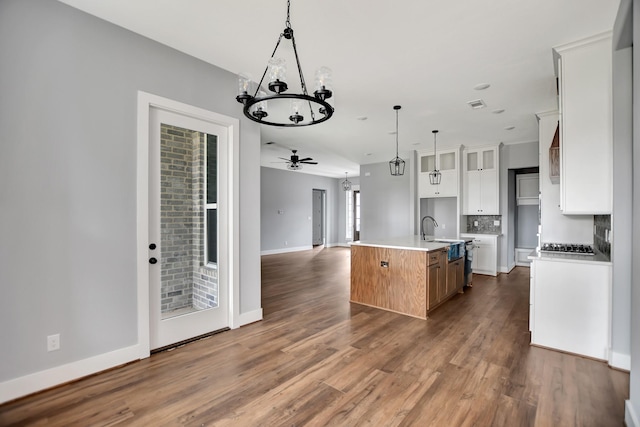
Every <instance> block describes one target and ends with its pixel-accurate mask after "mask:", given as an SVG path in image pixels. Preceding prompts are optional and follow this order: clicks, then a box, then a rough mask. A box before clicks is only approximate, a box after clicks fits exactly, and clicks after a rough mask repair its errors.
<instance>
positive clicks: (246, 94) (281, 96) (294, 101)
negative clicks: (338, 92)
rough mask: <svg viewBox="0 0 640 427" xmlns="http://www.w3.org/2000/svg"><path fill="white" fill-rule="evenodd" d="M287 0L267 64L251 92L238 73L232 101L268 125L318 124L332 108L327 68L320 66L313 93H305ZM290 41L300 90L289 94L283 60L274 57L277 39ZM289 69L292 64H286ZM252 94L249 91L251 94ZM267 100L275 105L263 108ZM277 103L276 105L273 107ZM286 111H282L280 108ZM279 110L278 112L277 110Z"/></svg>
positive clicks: (248, 81) (245, 78) (244, 76)
mask: <svg viewBox="0 0 640 427" xmlns="http://www.w3.org/2000/svg"><path fill="white" fill-rule="evenodd" d="M290 8H291V0H287V20H286V22H285V28H284V30H283V31H282V33H280V37H279V38H278V42H277V43H276V47H275V49H274V50H273V53H272V54H271V58H270V59H269V62H268V63H267V68H266V69H265V70H264V73H263V74H262V78H261V79H260V82H259V83H258V85H257V87H256V88H255V91H254V90H253V87H252V85H253V83H252V80H251V77H250V76H249V75H248V74H240V75H238V96H236V101H238V102H239V103H241V104H242V105H243V106H244V110H243V111H244V115H245V116H246V117H248V118H249V119H251V120H253V121H254V122H258V123H261V124H263V125H270V126H285V127H300V126H309V125H315V124H318V123H322V122H324V121H326V120H329V118H331V116H332V115H333V111H334V108H333V106H332V105H331V104H329V102H327V101H328V100H329V99H330V98H331V97H332V96H333V90H332V77H331V69H329V68H327V67H320V68H319V69H318V70H317V71H316V74H315V84H314V89H315V91H314V92H313V95H309V93H308V92H307V85H306V83H305V80H304V76H303V75H302V67H301V66H300V59H299V58H298V49H297V47H296V38H295V37H294V35H293V28H292V27H291V20H290V13H289V10H290ZM283 38H284V39H285V40H289V41H291V45H292V47H293V53H294V56H295V60H296V67H295V70H296V71H297V72H298V77H299V78H300V88H301V92H300V93H289V92H287V89H289V84H288V83H289V82H288V81H287V63H286V61H285V60H284V59H283V58H280V57H277V56H275V55H276V52H277V50H278V47H279V46H280V42H281V41H283ZM289 68H293V67H289ZM265 78H267V79H268V81H267V82H266V83H267V87H268V88H269V91H270V92H271V93H269V94H267V93H266V92H265V89H264V88H263V86H262V84H263V82H265ZM252 93H253V94H252ZM267 101H269V102H270V103H272V104H273V105H275V106H276V107H275V108H271V109H270V110H269V111H268V110H267ZM287 101H290V104H289V106H290V108H289V109H287V108H285V107H286V102H287ZM277 105H280V108H277ZM287 110H288V113H286V114H283V112H284V111H287ZM278 112H279V113H280V115H278V114H277V113H278Z"/></svg>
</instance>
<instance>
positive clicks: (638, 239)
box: [612, 0, 640, 427]
mask: <svg viewBox="0 0 640 427" xmlns="http://www.w3.org/2000/svg"><path fill="white" fill-rule="evenodd" d="M634 5H635V7H633V6H634ZM614 40H616V41H618V40H620V43H619V44H617V45H615V44H614V47H617V48H618V47H619V48H627V47H630V46H631V44H632V43H633V45H635V46H640V7H638V2H632V1H631V0H622V1H621V2H620V10H619V13H618V17H617V19H616V25H615V27H614ZM632 49H633V50H635V48H632ZM627 55H628V54H627V53H622V54H618V53H616V54H615V56H614V75H613V78H614V79H615V81H614V108H615V110H614V112H615V113H617V114H619V115H618V116H617V117H615V116H614V165H616V164H617V165H624V164H625V163H626V162H623V163H618V162H619V161H620V160H621V157H622V156H623V154H624V153H625V152H626V153H627V155H628V154H629V151H628V150H629V147H628V143H627V144H625V143H624V142H623V141H624V140H625V139H627V140H629V135H632V139H631V141H630V142H631V145H632V146H631V149H632V153H633V154H632V166H631V172H632V174H631V175H627V176H626V179H629V177H630V176H632V177H633V178H632V182H633V184H632V199H631V210H630V211H629V206H628V205H626V204H623V205H622V206H621V205H620V204H621V203H623V202H622V201H621V200H618V195H617V189H616V191H614V200H613V203H614V209H615V207H616V206H618V207H620V208H621V210H622V212H621V214H622V215H621V216H622V217H627V218H630V220H631V227H632V240H631V241H632V247H631V267H630V272H631V277H630V279H631V283H630V285H631V286H630V307H629V308H630V311H631V313H630V320H631V321H630V325H629V326H630V329H629V334H630V337H631V338H630V357H631V375H630V384H629V400H628V401H627V408H626V414H625V415H626V416H625V421H626V422H627V425H629V426H633V425H634V424H633V421H636V422H637V421H638V418H637V417H640V310H639V309H638V308H639V307H640V173H633V171H634V170H635V169H636V168H637V169H638V170H640V108H639V107H638V106H639V105H640V55H638V52H634V53H632V57H633V59H632V68H633V74H632V82H633V84H632V87H633V91H632V94H633V102H632V104H631V105H629V102H628V100H627V99H626V97H625V96H624V94H622V91H623V90H624V88H626V89H627V90H628V88H629V87H628V81H627V79H628V76H625V74H626V73H628V71H629V70H628V65H627V66H626V68H627V70H626V71H625V70H624V68H625V66H624V61H626V60H627V59H628V58H626V56H627ZM623 58H624V59H623ZM625 110H626V113H625ZM629 112H631V117H629V116H628V114H629ZM628 121H631V122H632V129H631V133H629V125H628V124H625V122H628ZM619 156H620V157H619ZM622 167H624V166H622ZM627 167H628V165H627ZM617 177H618V178H617ZM620 178H625V177H622V176H620V175H619V174H618V171H617V170H616V168H614V185H615V183H616V180H617V179H620ZM614 188H615V187H614ZM623 188H624V187H623ZM620 197H621V198H622V197H624V193H623V195H622V196H620ZM628 215H631V216H630V217H628ZM612 221H613V224H612V226H613V233H614V236H615V239H614V246H613V248H612V251H613V253H612V257H613V262H614V284H615V285H614V286H615V288H614V297H613V301H614V304H616V301H619V298H620V296H619V295H616V294H618V291H621V294H624V290H623V289H624V287H623V288H618V280H622V278H623V277H625V275H626V274H627V273H628V272H629V270H627V271H620V269H618V267H617V266H616V264H618V259H619V258H620V257H621V256H629V254H628V253H626V254H621V253H619V252H617V250H619V249H618V248H622V250H626V249H628V248H625V247H624V246H622V247H619V246H618V243H617V242H616V241H615V240H617V239H619V232H616V230H617V229H618V228H617V227H618V224H619V221H621V219H620V218H618V212H617V211H614V215H613V218H612ZM627 233H628V232H627ZM621 265H622V264H621ZM616 272H617V275H616ZM614 310H615V308H614ZM614 313H615V311H614ZM622 323H623V320H622V319H618V317H617V316H614V328H615V325H616V324H620V328H623V325H622ZM616 335H618V332H617V331H616V332H615V333H614V336H616ZM614 344H615V343H614ZM630 412H631V414H633V415H634V416H635V417H636V418H635V420H633V419H631V417H630V415H631V414H630ZM635 425H636V427H637V424H635Z"/></svg>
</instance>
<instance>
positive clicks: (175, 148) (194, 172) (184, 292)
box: [160, 124, 217, 313]
mask: <svg viewBox="0 0 640 427" xmlns="http://www.w3.org/2000/svg"><path fill="white" fill-rule="evenodd" d="M204 137H205V135H204V134H201V133H199V132H195V131H191V130H188V129H182V128H178V127H173V126H168V125H165V124H163V125H162V127H161V149H160V193H161V195H160V218H161V221H160V223H161V225H160V233H161V246H160V248H161V278H162V291H161V298H162V304H161V307H162V312H163V313H165V312H169V311H173V310H176V309H180V308H189V307H194V308H198V309H203V308H208V307H211V306H214V305H217V298H216V296H217V270H215V269H211V268H205V267H203V262H204V206H205V205H204V203H205V202H204V169H205V168H204V147H205V145H204Z"/></svg>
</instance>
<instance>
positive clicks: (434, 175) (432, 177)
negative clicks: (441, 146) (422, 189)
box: [429, 130, 442, 185]
mask: <svg viewBox="0 0 640 427" xmlns="http://www.w3.org/2000/svg"><path fill="white" fill-rule="evenodd" d="M431 132H432V133H433V156H434V159H436V160H437V158H438V152H437V151H436V150H437V146H436V135H437V134H438V131H437V130H432V131H431ZM441 178H442V175H441V174H440V171H439V170H438V169H436V162H435V161H434V162H433V170H432V171H431V172H429V183H430V184H431V185H438V184H440V180H441Z"/></svg>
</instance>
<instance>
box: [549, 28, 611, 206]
mask: <svg viewBox="0 0 640 427" xmlns="http://www.w3.org/2000/svg"><path fill="white" fill-rule="evenodd" d="M553 51H554V56H555V59H556V61H557V66H558V68H557V72H558V77H559V89H560V209H561V210H562V213H564V214H588V215H592V214H608V213H611V205H612V201H611V200H612V168H613V166H612V165H613V160H612V158H613V132H612V101H611V98H612V83H611V79H612V72H611V67H612V53H611V33H605V34H600V35H597V36H594V37H590V38H588V39H585V40H581V41H579V42H575V43H570V44H567V45H563V46H558V47H555V48H554V49H553Z"/></svg>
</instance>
